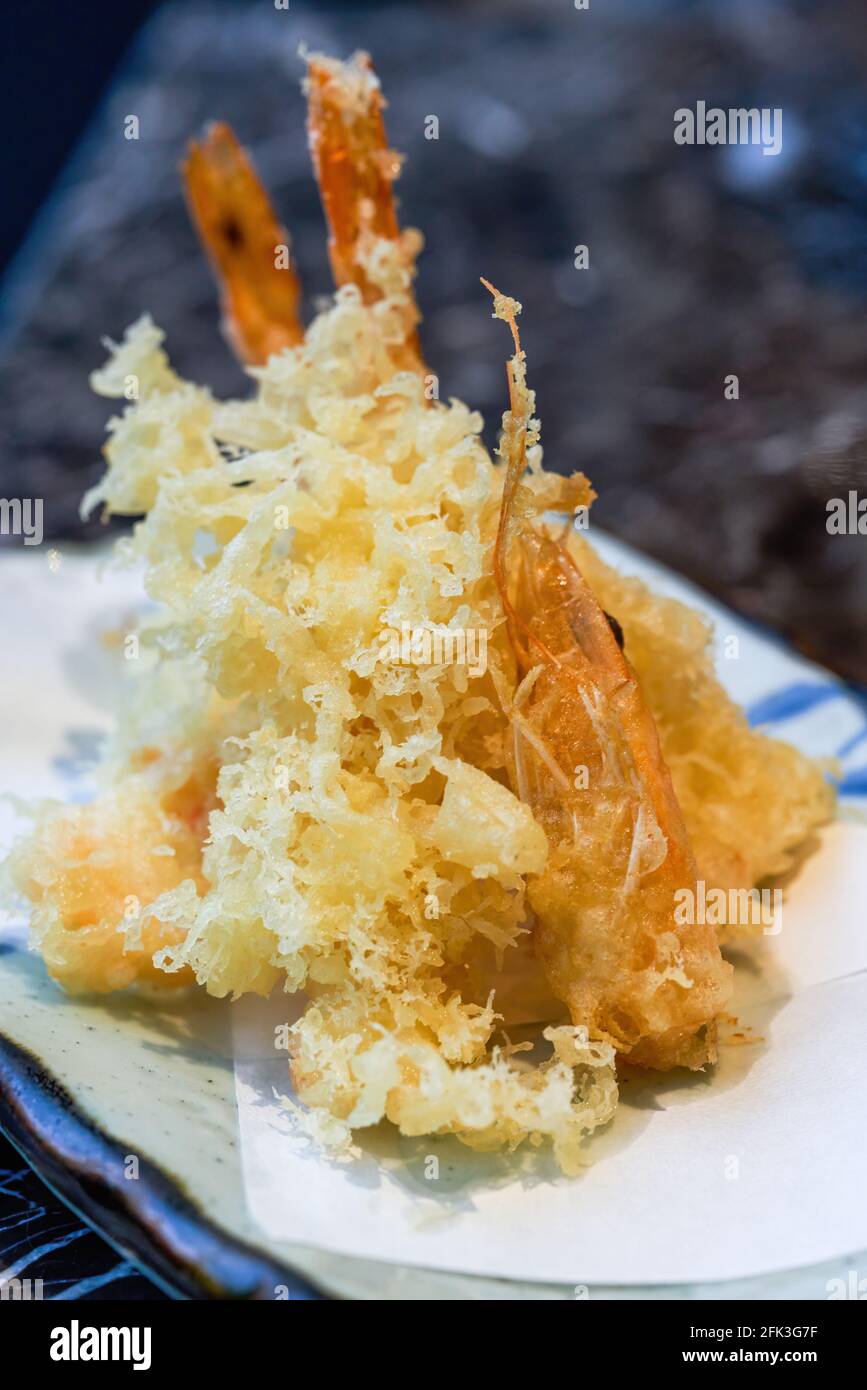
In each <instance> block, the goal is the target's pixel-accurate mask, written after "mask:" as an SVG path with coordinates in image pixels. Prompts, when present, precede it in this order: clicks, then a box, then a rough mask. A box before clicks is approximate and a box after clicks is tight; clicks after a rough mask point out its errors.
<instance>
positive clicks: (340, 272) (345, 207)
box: [307, 53, 400, 302]
mask: <svg viewBox="0 0 867 1390" xmlns="http://www.w3.org/2000/svg"><path fill="white" fill-rule="evenodd" d="M307 97H308V108H309V109H308V136H309V140H310V154H311V158H312V160H313V167H314V169H315V171H316V178H317V181H318V183H319V191H320V194H321V197H322V206H323V208H324V210H325V217H326V220H327V222H328V255H329V259H330V261H331V269H332V272H333V274H334V280H335V283H336V284H338V285H348V284H355V285H358V287H359V289H360V290H361V292H362V295H363V296H364V299H365V301H366V302H371V301H373V300H376V299H377V298H379V292H378V291H377V290H376V287H375V286H373V285H371V284H370V282H369V280H368V279H367V276H366V274H365V271H364V267H363V265H362V263H361V261H360V260H359V255H358V251H359V241H360V239H361V238H362V236H364V235H365V234H366V233H367V234H371V235H373V236H376V237H384V238H386V239H387V240H389V241H394V240H396V239H397V237H398V236H399V235H400V226H399V224H398V220H397V211H396V209H395V203H394V193H393V189H392V184H393V182H394V180H395V179H396V178H397V177H398V174H399V173H400V160H399V158H398V156H397V155H396V154H395V153H394V152H393V151H392V150H390V149H389V148H388V142H387V140H386V135H385V123H384V121H383V119H382V112H383V107H384V105H385V102H384V99H383V96H382V93H381V91H380V88H379V83H378V82H377V80H376V76H375V74H374V71H373V65H372V63H371V61H370V58H369V56H368V54H366V53H358V54H356V55H355V58H354V59H353V60H352V62H351V63H348V64H340V63H335V62H334V61H333V60H331V59H325V58H320V57H312V58H311V59H310V60H309V63H308V69H307Z"/></svg>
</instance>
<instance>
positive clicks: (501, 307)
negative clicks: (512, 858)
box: [484, 282, 732, 1069]
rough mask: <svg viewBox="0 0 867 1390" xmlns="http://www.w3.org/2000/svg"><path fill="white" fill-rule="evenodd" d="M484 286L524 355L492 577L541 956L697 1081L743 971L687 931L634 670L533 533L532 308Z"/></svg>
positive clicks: (579, 993) (680, 863)
mask: <svg viewBox="0 0 867 1390" xmlns="http://www.w3.org/2000/svg"><path fill="white" fill-rule="evenodd" d="M484 283H485V284H487V282H484ZM487 288H488V289H490V290H491V292H492V294H493V295H494V309H495V314H496V316H497V317H499V318H502V319H504V320H505V321H506V322H507V323H508V324H509V326H510V327H511V329H512V333H513V336H514V341H515V355H514V357H513V358H512V359H511V362H510V363H509V397H510V409H509V410H508V411H507V412H506V414H505V415H504V416H503V438H502V443H501V446H500V455H501V457H502V460H503V463H504V465H505V467H506V470H507V472H506V480H505V484H504V489H503V503H502V509H501V513H500V526H499V533H498V537H497V545H496V549H495V560H494V574H495V578H496V580H497V584H498V586H499V588H500V592H501V596H502V599H503V605H504V607H505V610H506V613H507V616H508V620H509V635H510V638H511V640H512V645H513V648H514V651H515V656H516V660H517V664H518V672H519V676H520V677H521V679H520V684H519V686H518V689H517V691H516V693H515V696H514V702H513V708H512V711H511V713H512V729H513V745H512V776H513V782H514V785H515V790H516V791H517V792H518V795H519V796H520V797H521V798H522V800H524V801H526V802H528V804H529V805H530V807H531V808H532V811H533V814H534V817H535V819H536V820H537V822H538V823H539V824H540V825H542V826H543V828H544V829H545V832H546V834H547V837H548V844H549V851H550V852H549V857H548V863H547V865H546V867H545V870H544V871H543V873H542V874H541V875H540V876H539V877H538V878H537V879H536V880H535V881H534V882H532V883H531V884H530V887H529V890H528V891H529V899H530V903H531V906H532V907H533V909H534V911H535V913H536V915H537V918H538V922H537V926H536V945H537V951H538V953H539V955H540V957H541V960H542V963H543V966H544V968H545V971H546V974H547V976H548V982H549V984H550V985H551V988H552V990H553V991H554V993H555V994H556V995H557V996H558V997H559V998H561V999H562V1000H563V1001H564V1002H565V1003H566V1004H567V1005H568V1006H569V1011H570V1013H571V1015H572V1021H573V1023H574V1024H576V1025H582V1026H586V1027H588V1028H589V1031H590V1036H591V1037H595V1038H598V1039H602V1040H604V1041H606V1042H609V1043H611V1044H612V1045H613V1046H614V1047H615V1048H617V1050H618V1051H619V1052H621V1053H622V1054H624V1055H626V1056H627V1057H628V1058H629V1060H630V1061H631V1062H634V1063H637V1064H638V1065H642V1066H649V1067H658V1068H662V1069H666V1068H668V1067H673V1066H688V1067H692V1068H698V1067H701V1066H703V1065H704V1064H705V1063H706V1062H708V1061H713V1060H714V1059H715V1056H716V1043H715V1024H714V1019H715V1018H716V1015H717V1014H718V1013H719V1012H720V1010H721V1009H722V1008H723V1007H724V1005H725V1003H726V1001H727V999H728V997H729V994H730V992H731V984H730V977H731V974H732V970H731V966H730V965H728V964H727V963H726V962H725V961H723V959H722V957H721V955H720V951H719V946H718V944H717V940H716V935H715V932H714V929H713V928H712V927H710V926H705V925H703V924H701V925H689V926H684V925H680V924H678V923H677V922H676V919H675V903H676V899H675V893H676V891H677V890H678V889H683V888H689V887H691V888H693V889H694V888H695V883H696V866H695V860H694V858H693V854H692V850H691V848H690V844H689V840H688V837H687V833H686V829H685V827H684V823H683V817H682V816H681V813H680V807H679V806H678V803H677V799H676V797H675V794H674V789H673V787H672V784H671V777H670V776H669V772H668V768H667V767H666V766H665V763H664V762H663V759H662V754H661V752H660V749H659V739H658V737H657V732H656V727H655V725H654V722H653V718H652V716H651V714H650V712H649V710H648V708H647V706H646V704H645V701H644V698H643V696H642V693H641V689H640V686H639V684H638V680H637V677H636V675H635V672H634V671H633V670H632V668H631V666H630V665H629V663H628V661H627V660H626V658H625V656H624V655H623V652H622V651H621V649H620V645H619V642H618V637H617V635H615V631H614V627H613V624H612V622H611V621H610V619H609V618H608V616H607V615H606V614H605V613H604V612H603V610H602V609H601V607H600V606H599V604H598V602H597V600H596V599H595V597H594V596H593V594H592V592H591V590H590V588H589V586H588V585H587V584H586V583H585V582H584V580H583V578H582V576H581V573H580V571H579V570H578V567H577V565H576V564H575V561H574V560H573V558H572V556H571V555H570V554H569V552H568V550H567V549H566V547H565V546H564V545H562V544H560V542H558V541H557V540H555V539H553V538H552V537H551V536H550V535H548V534H547V533H546V532H545V531H543V530H539V529H537V528H536V527H534V526H533V525H532V524H531V523H530V521H529V519H528V515H527V513H528V510H529V509H528V508H527V507H526V506H524V505H523V503H524V499H523V498H522V495H521V494H522V489H521V487H520V480H521V476H522V474H523V472H524V469H525V466H526V462H527V448H528V445H532V444H533V443H535V441H536V439H537V438H538V426H537V425H536V423H535V422H534V421H533V420H532V418H531V417H532V414H533V408H534V397H533V394H532V392H530V391H529V390H528V389H527V385H526V375H525V364H524V354H523V352H522V351H521V346H520V342H519V340H518V332H517V327H516V325H515V315H516V314H517V313H518V312H519V310H520V305H519V304H517V303H516V302H515V301H514V300H510V299H507V298H506V296H504V295H500V294H499V293H498V291H496V290H494V289H493V288H492V286H490V285H487Z"/></svg>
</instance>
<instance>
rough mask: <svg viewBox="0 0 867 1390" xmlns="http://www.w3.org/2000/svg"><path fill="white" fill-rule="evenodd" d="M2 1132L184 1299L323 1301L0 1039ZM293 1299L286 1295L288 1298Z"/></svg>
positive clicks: (306, 1283) (40, 1067) (63, 1193)
mask: <svg viewBox="0 0 867 1390" xmlns="http://www.w3.org/2000/svg"><path fill="white" fill-rule="evenodd" d="M0 1129H2V1130H3V1132H4V1133H5V1134H6V1136H7V1138H8V1139H9V1140H10V1141H11V1142H12V1143H13V1144H14V1145H15V1147H16V1148H17V1149H18V1150H19V1151H20V1153H21V1154H23V1156H24V1158H25V1159H26V1160H27V1162H28V1163H29V1164H30V1165H31V1167H33V1168H34V1169H35V1171H36V1173H37V1174H38V1175H39V1176H40V1177H41V1178H43V1179H44V1180H45V1182H46V1183H47V1184H48V1185H49V1187H51V1188H53V1190H54V1191H55V1192H56V1193H57V1194H58V1196H59V1197H61V1198H62V1200H63V1201H65V1202H68V1203H69V1204H70V1206H72V1207H73V1208H74V1209H75V1211H76V1212H77V1213H79V1214H80V1215H82V1216H83V1217H85V1218H86V1220H88V1221H89V1222H90V1223H91V1224H92V1225H93V1226H94V1227H95V1228H96V1229H97V1231H99V1233H100V1234H101V1235H104V1236H105V1237H106V1238H107V1239H108V1240H109V1241H111V1243H112V1244H113V1245H116V1246H117V1247H118V1248H119V1249H121V1250H122V1251H123V1252H124V1254H127V1255H128V1256H129V1257H130V1258H131V1259H133V1260H134V1261H135V1262H136V1263H138V1264H140V1265H142V1266H143V1268H144V1269H145V1270H146V1271H147V1270H152V1271H153V1273H154V1275H155V1276H156V1277H157V1279H158V1280H159V1282H160V1283H161V1284H163V1285H164V1286H165V1287H167V1289H168V1290H169V1291H170V1292H173V1293H174V1294H175V1295H176V1296H179V1297H181V1298H191V1299H211V1298H213V1299H260V1300H266V1299H267V1300H270V1301H273V1300H274V1299H275V1297H276V1296H277V1295H276V1291H277V1289H283V1288H285V1289H286V1291H287V1293H288V1296H289V1298H291V1299H295V1300H298V1299H318V1298H321V1297H322V1294H321V1293H320V1291H319V1290H317V1289H316V1288H315V1287H314V1286H313V1285H312V1284H311V1283H310V1282H309V1281H308V1280H306V1279H304V1278H302V1276H301V1275H299V1274H298V1273H296V1272H295V1271H294V1270H291V1269H289V1268H287V1267H285V1266H282V1265H279V1264H278V1263H277V1262H276V1261H275V1262H272V1261H270V1260H268V1259H267V1258H266V1257H265V1256H263V1255H261V1254H260V1253H259V1252H257V1251H256V1250H254V1249H252V1247H250V1246H248V1245H245V1244H244V1243H243V1242H242V1241H239V1240H236V1239H235V1238H234V1237H232V1236H229V1235H227V1234H226V1233H225V1232H224V1231H221V1230H220V1228H219V1227H218V1226H215V1225H214V1224H213V1223H212V1222H211V1221H209V1220H208V1218H207V1217H205V1216H203V1215H202V1213H201V1212H200V1211H199V1210H198V1209H197V1207H196V1206H195V1205H194V1204H193V1203H192V1202H191V1201H190V1200H189V1198H188V1197H186V1196H185V1195H184V1193H183V1192H182V1191H181V1190H180V1188H179V1187H178V1186H177V1184H176V1183H174V1182H173V1181H172V1180H171V1178H169V1177H167V1175H166V1174H165V1173H164V1172H163V1171H162V1169H160V1168H158V1167H157V1165H156V1164H154V1163H151V1161H150V1160H149V1159H147V1158H145V1157H144V1156H141V1157H139V1164H138V1177H137V1178H136V1179H131V1178H127V1177H125V1176H124V1163H125V1160H126V1158H127V1156H128V1155H129V1154H130V1153H134V1152H135V1146H126V1147H124V1145H123V1144H121V1143H119V1142H118V1141H117V1140H115V1139H112V1138H111V1137H110V1136H109V1135H107V1134H105V1133H104V1132H103V1131H102V1130H101V1129H99V1127H98V1126H97V1125H95V1124H94V1123H93V1121H92V1120H90V1119H89V1118H88V1117H87V1115H85V1114H84V1112H83V1111H82V1110H81V1109H80V1108H79V1106H78V1105H77V1104H76V1102H75V1101H74V1100H73V1098H72V1096H71V1095H70V1094H69V1092H68V1091H67V1090H66V1089H65V1087H64V1086H62V1085H61V1083H60V1082H59V1081H58V1080H57V1079H56V1077H54V1076H52V1074H51V1072H49V1071H48V1070H47V1068H46V1067H45V1066H43V1064H42V1062H41V1061H40V1060H39V1059H38V1058H37V1057H35V1056H34V1055H33V1053H31V1052H28V1051H27V1049H26V1048H23V1047H20V1046H19V1044H18V1043H15V1042H13V1041H12V1040H11V1038H7V1037H5V1036H4V1035H3V1034H2V1033H0ZM285 1296H286V1295H285V1294H284V1297H285Z"/></svg>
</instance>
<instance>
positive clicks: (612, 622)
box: [602, 609, 623, 651]
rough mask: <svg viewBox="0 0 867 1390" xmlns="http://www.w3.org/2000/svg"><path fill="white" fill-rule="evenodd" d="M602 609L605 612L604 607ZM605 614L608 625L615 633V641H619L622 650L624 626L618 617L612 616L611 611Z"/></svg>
mask: <svg viewBox="0 0 867 1390" xmlns="http://www.w3.org/2000/svg"><path fill="white" fill-rule="evenodd" d="M602 611H603V612H605V610H604V609H603V610H602ZM605 616H606V618H607V619H608V626H609V627H610V628H611V631H612V632H613V633H614V640H615V642H616V643H617V645H618V647H619V648H620V650H621V651H623V628H622V627H621V626H620V624H619V622H618V621H617V619H616V618H612V616H611V614H610V613H605Z"/></svg>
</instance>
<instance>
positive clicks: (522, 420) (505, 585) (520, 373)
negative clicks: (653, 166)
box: [481, 277, 556, 664]
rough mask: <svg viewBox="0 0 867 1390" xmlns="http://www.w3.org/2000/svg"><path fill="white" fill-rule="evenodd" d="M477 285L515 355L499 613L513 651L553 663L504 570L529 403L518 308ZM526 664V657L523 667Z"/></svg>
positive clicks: (504, 440) (497, 557)
mask: <svg viewBox="0 0 867 1390" xmlns="http://www.w3.org/2000/svg"><path fill="white" fill-rule="evenodd" d="M481 282H482V284H483V285H484V287H485V289H486V290H487V291H488V293H489V294H490V295H491V296H492V297H493V300H494V317H495V318H499V319H502V320H503V322H504V323H507V324H508V325H509V328H510V329H511V333H512V341H513V343H514V345H515V355H514V356H513V357H512V358H511V359H510V360H509V361H508V362H507V363H506V380H507V382H508V386H509V409H508V410H507V411H506V413H505V414H504V415H503V432H502V436H501V439H500V446H499V450H498V452H499V455H500V458H501V460H502V463H503V466H504V468H505V470H506V477H505V481H504V483H503V498H502V502H501V503H500V519H499V523H498V526H497V539H496V542H495V544H494V579H495V581H496V585H497V589H498V590H499V594H500V599H501V601H502V604H503V609H504V611H505V613H506V616H507V618H508V620H509V636H510V639H511V641H512V645H513V647H516V648H517V647H519V646H520V642H519V640H518V635H519V634H520V635H521V637H522V638H523V639H525V641H526V643H527V644H529V646H531V647H533V648H534V649H535V651H536V653H537V659H539V660H542V661H545V662H549V661H555V660H556V658H555V657H554V655H553V653H552V652H551V651H549V649H548V648H547V647H546V645H545V644H544V642H542V641H541V640H540V638H539V637H538V636H537V634H536V633H534V632H533V631H532V629H531V628H530V626H529V625H528V624H527V623H526V622H525V621H524V619H523V618H522V617H521V615H520V613H518V611H517V609H516V608H515V605H514V604H513V602H512V600H511V597H510V594H509V581H508V577H507V568H508V563H509V550H510V545H511V542H512V540H513V539H515V538H516V536H517V534H518V532H519V531H520V530H521V528H522V525H524V524H526V523H525V522H524V521H523V518H521V517H519V516H518V515H517V511H518V508H517V500H518V488H519V486H520V483H521V478H522V477H523V475H524V472H525V470H526V467H527V437H528V434H529V431H530V419H531V415H532V399H531V397H530V395H529V394H528V392H527V381H526V358H525V355H524V351H523V349H522V347H521V336H520V334H519V332H518V323H517V315H518V314H519V313H520V310H521V306H520V304H519V303H518V302H517V300H515V299H510V298H509V297H508V295H504V294H501V293H500V291H499V290H498V289H495V287H494V286H493V285H492V284H491V283H490V281H489V280H485V279H484V278H483V277H481ZM524 664H526V656H525V663H524Z"/></svg>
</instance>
